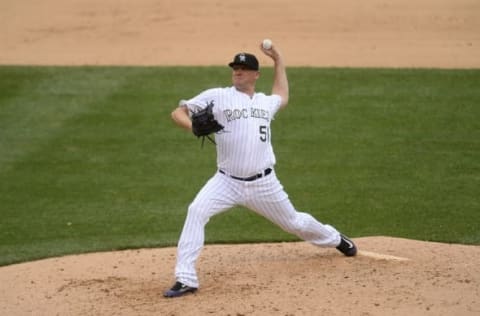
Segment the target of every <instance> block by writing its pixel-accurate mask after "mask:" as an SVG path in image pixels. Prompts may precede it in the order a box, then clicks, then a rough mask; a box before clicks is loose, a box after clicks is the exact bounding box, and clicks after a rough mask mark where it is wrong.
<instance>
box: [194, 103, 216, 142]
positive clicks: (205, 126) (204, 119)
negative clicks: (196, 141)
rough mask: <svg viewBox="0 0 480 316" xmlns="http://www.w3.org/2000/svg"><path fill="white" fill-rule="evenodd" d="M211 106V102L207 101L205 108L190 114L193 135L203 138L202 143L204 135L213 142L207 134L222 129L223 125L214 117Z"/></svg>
mask: <svg viewBox="0 0 480 316" xmlns="http://www.w3.org/2000/svg"><path fill="white" fill-rule="evenodd" d="M212 108H213V102H211V103H209V104H208V105H207V107H206V108H205V109H203V110H200V111H198V112H194V113H193V114H192V131H193V134H194V135H195V136H197V137H202V138H203V139H202V144H203V141H205V137H207V138H208V139H209V140H210V141H212V142H213V143H215V142H214V141H213V139H212V138H210V136H209V135H210V134H213V133H217V132H219V131H221V130H223V125H222V124H220V123H218V121H217V120H216V119H215V116H214V115H213V110H212Z"/></svg>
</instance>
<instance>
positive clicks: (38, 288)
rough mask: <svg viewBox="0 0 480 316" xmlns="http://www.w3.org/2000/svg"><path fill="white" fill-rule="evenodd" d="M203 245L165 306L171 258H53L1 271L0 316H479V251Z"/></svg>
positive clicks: (372, 245)
mask: <svg viewBox="0 0 480 316" xmlns="http://www.w3.org/2000/svg"><path fill="white" fill-rule="evenodd" d="M355 241H356V242H357V244H358V246H359V248H360V250H361V251H360V253H359V255H358V256H357V257H355V258H347V257H344V256H343V255H341V254H340V253H339V252H337V251H336V250H335V249H321V248H317V247H314V246H312V245H310V244H307V243H304V242H297V243H280V244H248V245H235V246H230V245H209V246H206V247H205V249H204V251H203V253H202V255H201V257H200V260H199V263H198V272H199V276H200V279H201V288H200V290H199V291H198V292H196V293H195V294H190V295H188V296H185V297H182V298H174V299H167V298H164V297H163V296H162V293H163V291H164V290H165V289H167V288H168V287H170V286H171V284H172V282H173V275H172V273H173V270H174V265H175V249H174V248H164V249H142V250H129V251H121V252H113V253H93V254H86V255H77V256H67V257H62V258H53V259H47V260H41V261H37V262H29V263H24V264H18V265H12V266H7V267H3V268H0V284H2V286H1V293H0V297H1V298H2V300H4V302H2V304H1V305H0V314H1V315H182V316H183V315H195V316H197V315H209V314H215V315H217V314H218V315H402V316H403V315H410V316H415V315H463V316H465V315H479V313H480V301H479V300H478V298H479V297H480V288H479V284H480V265H479V264H478V263H479V262H480V247H475V246H462V245H446V244H440V243H426V242H419V241H412V240H405V239H396V238H385V237H369V238H358V239H355Z"/></svg>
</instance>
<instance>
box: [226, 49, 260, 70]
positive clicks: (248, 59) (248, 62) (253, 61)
mask: <svg viewBox="0 0 480 316" xmlns="http://www.w3.org/2000/svg"><path fill="white" fill-rule="evenodd" d="M228 65H229V66H230V67H233V66H236V65H241V66H245V67H247V68H248V69H251V70H257V71H258V69H259V66H258V60H257V57H255V55H252V54H249V53H238V54H236V55H235V57H234V58H233V61H232V62H231V63H229V64H228Z"/></svg>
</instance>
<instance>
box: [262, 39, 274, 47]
mask: <svg viewBox="0 0 480 316" xmlns="http://www.w3.org/2000/svg"><path fill="white" fill-rule="evenodd" d="M262 47H263V48H264V49H270V48H272V40H270V39H268V38H266V39H264V40H263V42H262Z"/></svg>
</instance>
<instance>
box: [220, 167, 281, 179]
mask: <svg viewBox="0 0 480 316" xmlns="http://www.w3.org/2000/svg"><path fill="white" fill-rule="evenodd" d="M218 172H220V173H221V174H224V175H226V176H229V177H230V178H232V179H235V180H240V181H254V180H257V179H260V178H262V177H265V176H268V175H269V174H270V173H272V168H267V169H265V170H263V172H262V173H257V174H256V175H254V176H251V177H247V178H242V177H235V176H232V175H229V174H226V173H225V171H223V170H218Z"/></svg>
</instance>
